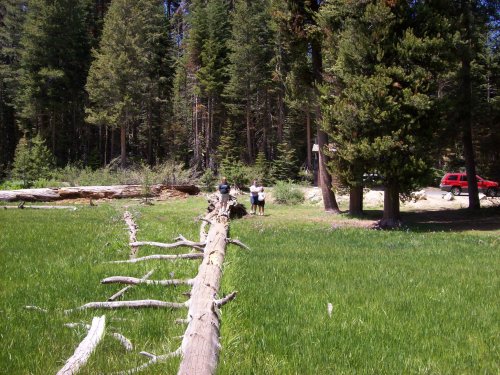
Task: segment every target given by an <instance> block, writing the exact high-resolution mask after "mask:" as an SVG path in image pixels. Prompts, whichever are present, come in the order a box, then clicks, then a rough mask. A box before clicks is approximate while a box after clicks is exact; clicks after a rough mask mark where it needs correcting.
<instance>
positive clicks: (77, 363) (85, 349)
mask: <svg viewBox="0 0 500 375" xmlns="http://www.w3.org/2000/svg"><path fill="white" fill-rule="evenodd" d="M105 325H106V317H105V315H103V316H101V317H95V318H93V319H92V325H91V327H90V329H89V332H88V334H87V336H86V337H85V338H84V339H83V341H82V342H81V343H80V345H78V347H77V348H76V350H75V353H74V354H73V355H72V356H71V357H70V358H69V359H68V360H67V361H66V364H65V365H64V366H63V368H62V369H60V370H59V371H58V373H57V375H71V374H76V373H77V372H78V371H79V370H80V368H81V367H83V366H84V365H85V363H87V360H88V359H89V357H90V355H91V354H92V352H93V351H94V349H95V348H96V346H97V344H99V342H100V341H101V339H102V338H103V337H104V328H105Z"/></svg>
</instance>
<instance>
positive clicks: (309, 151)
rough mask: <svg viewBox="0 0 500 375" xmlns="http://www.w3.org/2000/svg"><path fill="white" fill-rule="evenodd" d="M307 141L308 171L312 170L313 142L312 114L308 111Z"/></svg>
mask: <svg viewBox="0 0 500 375" xmlns="http://www.w3.org/2000/svg"><path fill="white" fill-rule="evenodd" d="M306 141H307V146H306V147H307V169H308V170H309V171H311V170H312V142H311V112H309V106H307V109H306Z"/></svg>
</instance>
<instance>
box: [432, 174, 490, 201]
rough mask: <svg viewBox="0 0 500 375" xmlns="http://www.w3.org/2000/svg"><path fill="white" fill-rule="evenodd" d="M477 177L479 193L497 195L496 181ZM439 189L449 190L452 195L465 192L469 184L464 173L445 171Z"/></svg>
mask: <svg viewBox="0 0 500 375" xmlns="http://www.w3.org/2000/svg"><path fill="white" fill-rule="evenodd" d="M476 178H477V188H478V190H479V191H480V192H481V193H484V194H486V195H487V196H490V197H496V196H497V195H498V182H494V181H488V180H485V179H484V178H482V177H480V176H476ZM439 187H440V188H441V190H444V191H451V194H453V195H460V194H461V193H467V192H468V190H469V184H468V183H467V175H466V174H465V173H446V174H445V175H444V177H443V178H442V179H441V183H440V184H439Z"/></svg>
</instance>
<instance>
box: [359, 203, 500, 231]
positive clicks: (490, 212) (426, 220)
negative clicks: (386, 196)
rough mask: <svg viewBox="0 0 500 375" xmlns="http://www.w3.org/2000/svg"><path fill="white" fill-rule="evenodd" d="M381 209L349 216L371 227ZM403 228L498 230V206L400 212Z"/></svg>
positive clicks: (414, 229) (420, 229)
mask: <svg viewBox="0 0 500 375" xmlns="http://www.w3.org/2000/svg"><path fill="white" fill-rule="evenodd" d="M382 214H383V212H382V210H365V211H364V214H363V215H360V216H351V218H353V219H356V220H357V221H359V223H360V224H361V223H364V225H363V224H361V225H352V226H360V227H367V228H370V227H371V228H373V227H376V225H373V223H375V222H376V221H378V220H380V219H381V218H382ZM401 219H402V221H403V228H410V229H411V230H412V231H417V232H442V231H445V232H463V231H468V230H477V231H492V230H500V207H485V208H481V209H480V210H478V211H473V210H469V209H467V208H462V209H450V210H427V211H425V210H422V211H403V212H401Z"/></svg>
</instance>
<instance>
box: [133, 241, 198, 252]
mask: <svg viewBox="0 0 500 375" xmlns="http://www.w3.org/2000/svg"><path fill="white" fill-rule="evenodd" d="M130 246H156V247H162V248H164V249H172V248H175V247H181V246H185V247H194V248H195V249H198V250H203V246H205V242H193V241H189V240H183V241H177V242H174V243H163V242H152V241H140V242H131V243H130Z"/></svg>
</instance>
